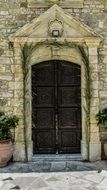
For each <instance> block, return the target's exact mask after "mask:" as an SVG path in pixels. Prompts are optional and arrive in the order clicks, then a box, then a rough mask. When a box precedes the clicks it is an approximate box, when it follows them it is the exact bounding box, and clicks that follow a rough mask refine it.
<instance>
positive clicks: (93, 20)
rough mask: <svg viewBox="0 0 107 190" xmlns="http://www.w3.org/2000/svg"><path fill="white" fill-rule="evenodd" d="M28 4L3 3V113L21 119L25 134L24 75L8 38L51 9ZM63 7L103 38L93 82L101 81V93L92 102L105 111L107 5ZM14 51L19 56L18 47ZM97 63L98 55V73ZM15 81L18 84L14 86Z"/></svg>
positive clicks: (20, 0)
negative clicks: (11, 114)
mask: <svg viewBox="0 0 107 190" xmlns="http://www.w3.org/2000/svg"><path fill="white" fill-rule="evenodd" d="M80 1H81V0H80ZM29 2H30V0H29V1H27V0H0V87H1V88H0V109H1V110H3V111H5V112H8V113H15V114H17V115H19V116H20V118H21V119H20V126H22V127H20V129H22V130H23V123H24V121H23V120H24V118H23V101H22V98H23V96H24V95H23V73H22V71H21V69H20V60H19V59H18V60H15V62H14V52H13V47H12V44H11V43H9V39H8V36H9V35H10V34H12V33H14V32H15V31H17V30H18V29H19V28H20V27H22V26H24V25H25V24H26V23H29V22H30V21H31V20H32V19H33V18H35V17H38V16H39V15H40V14H41V13H43V12H45V11H46V10H47V9H48V8H49V7H43V6H42V8H41V7H38V8H36V6H31V2H30V6H29ZM66 2H67V0H66ZM82 2H83V1H82ZM62 7H63V9H65V10H66V12H68V13H70V14H72V15H74V16H75V17H76V18H78V19H79V20H80V21H82V22H83V23H85V24H86V25H88V26H90V27H91V28H92V29H94V30H95V31H96V32H98V33H99V34H101V35H102V36H103V37H104V41H103V42H102V44H101V46H100V48H99V52H98V53H99V59H98V71H96V72H95V75H93V76H92V78H91V80H96V78H98V77H99V81H98V85H99V93H96V92H97V91H95V98H96V101H94V102H93V103H92V102H91V104H92V105H94V106H96V105H97V98H98V97H100V107H104V106H105V105H106V104H107V1H105V0H94V1H93V0H84V3H83V6H81V7H80V8H72V6H71V7H69V8H68V7H67V6H65V7H67V8H64V6H62ZM73 7H76V6H73ZM77 7H78V6H77ZM15 51H16V52H17V47H16V49H15ZM95 51H96V50H95ZM94 59H96V55H95V56H94V52H93V69H96V68H94ZM14 73H15V74H14ZM14 76H15V77H14ZM14 80H15V81H16V83H15V86H14ZM96 88H98V86H96ZM14 89H15V91H14ZM19 94H20V99H18V98H17V97H19ZM17 95H18V96H17ZM98 101H99V99H98ZM17 104H19V105H20V110H19V109H17V106H16V105H17ZM93 110H94V108H93ZM91 120H93V123H94V122H95V123H96V121H95V115H93V113H92V118H91ZM18 131H19V130H18ZM23 134H24V133H23V132H22V131H21V130H20V133H19V134H18V133H17V137H16V138H20V139H22V140H23V139H24V137H23Z"/></svg>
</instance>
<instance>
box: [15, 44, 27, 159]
mask: <svg viewBox="0 0 107 190" xmlns="http://www.w3.org/2000/svg"><path fill="white" fill-rule="evenodd" d="M22 64H23V63H22V52H21V46H20V44H19V43H18V42H17V41H16V42H15V43H14V102H13V106H14V114H15V115H17V116H18V117H19V125H18V126H17V128H16V129H15V144H14V155H13V158H14V160H15V161H24V160H25V140H24V139H25V138H24V106H23V105H24V94H23V66H22Z"/></svg>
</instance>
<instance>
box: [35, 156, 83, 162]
mask: <svg viewBox="0 0 107 190" xmlns="http://www.w3.org/2000/svg"><path fill="white" fill-rule="evenodd" d="M82 160H83V159H82V156H81V154H35V155H33V157H32V161H33V162H38V161H82Z"/></svg>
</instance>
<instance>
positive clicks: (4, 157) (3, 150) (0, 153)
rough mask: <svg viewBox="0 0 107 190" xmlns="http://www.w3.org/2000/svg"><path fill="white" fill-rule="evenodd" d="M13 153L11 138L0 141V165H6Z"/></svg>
mask: <svg viewBox="0 0 107 190" xmlns="http://www.w3.org/2000/svg"><path fill="white" fill-rule="evenodd" d="M12 155H13V144H12V142H11V140H2V141H0V167H4V166H6V165H7V163H8V161H9V160H10V159H11V157H12Z"/></svg>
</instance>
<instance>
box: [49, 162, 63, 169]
mask: <svg viewBox="0 0 107 190" xmlns="http://www.w3.org/2000/svg"><path fill="white" fill-rule="evenodd" d="M65 168H66V162H60V164H59V162H52V164H51V169H50V171H64V169H65Z"/></svg>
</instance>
